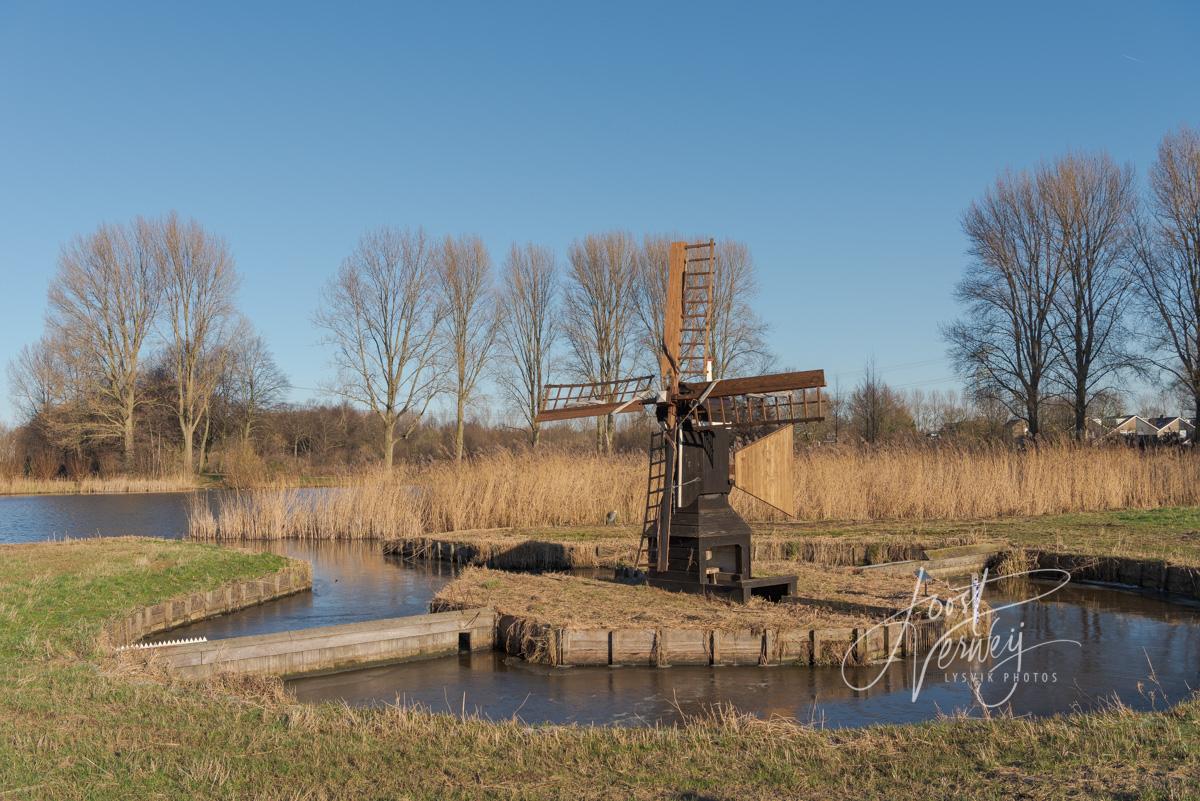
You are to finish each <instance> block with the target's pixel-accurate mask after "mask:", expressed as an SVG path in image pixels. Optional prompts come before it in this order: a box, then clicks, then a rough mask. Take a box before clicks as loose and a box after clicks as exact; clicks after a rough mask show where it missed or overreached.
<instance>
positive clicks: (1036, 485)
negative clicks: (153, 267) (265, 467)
mask: <svg viewBox="0 0 1200 801" xmlns="http://www.w3.org/2000/svg"><path fill="white" fill-rule="evenodd" d="M645 470H646V467H645V463H644V460H643V458H642V457H641V456H639V455H623V456H615V457H612V458H605V457H600V456H589V455H581V454H572V453H563V452H554V451H550V452H545V453H538V454H509V453H501V454H496V455H493V456H487V457H481V458H478V459H472V460H469V461H467V462H464V463H463V464H461V465H458V464H455V463H453V462H439V463H436V464H434V465H431V466H417V465H406V466H403V467H401V468H398V469H397V470H395V471H393V472H392V473H391V474H383V473H370V474H363V475H358V476H354V477H350V478H347V479H346V480H345V482H344V484H343V486H341V487H338V488H336V489H329V490H323V491H314V490H305V489H287V488H284V487H283V486H279V487H275V488H272V489H264V490H256V491H253V492H249V493H245V494H242V495H240V496H238V497H237V498H236V499H234V500H231V501H228V502H227V503H226V505H225V506H224V508H222V509H221V510H220V512H219V513H218V514H217V515H215V516H214V515H212V514H211V513H209V512H208V510H207V509H206V508H202V507H201V506H197V508H196V510H195V514H194V516H193V519H192V523H191V531H192V535H193V536H196V537H201V538H218V539H219V538H233V539H237V538H247V539H275V538H289V537H298V538H307V539H342V538H344V539H375V538H381V539H392V538H398V537H408V536H419V535H421V534H426V533H431V532H446V531H461V530H469V529H486V528H501V527H536V526H589V525H592V526H595V525H600V524H602V523H603V522H604V520H605V517H606V515H607V514H608V513H609V512H615V513H616V517H617V520H618V521H619V522H621V523H625V524H637V523H639V522H640V520H641V516H642V511H643V510H642V504H643V499H644V494H645ZM796 476H797V479H796V500H797V504H796V505H797V510H798V516H799V518H800V519H801V520H807V521H830V520H839V521H847V520H861V521H866V520H872V521H873V520H888V521H931V520H971V519H989V518H1002V517H1013V516H1039V515H1051V514H1066V513H1074V512H1085V511H1107V510H1116V509H1155V508H1161V507H1167V506H1189V505H1198V504H1200V458H1196V457H1195V456H1194V455H1193V454H1191V453H1190V452H1184V451H1178V450H1167V449H1164V450H1159V451H1150V452H1145V453H1142V452H1139V451H1135V450H1132V449H1128V448H1080V447H1072V446H1067V445H1058V446H1047V447H1044V448H1042V449H1040V450H1036V451H1032V450H1031V451H1027V452H1018V451H1014V450H1012V449H1008V448H1000V447H997V448H985V449H976V450H966V449H960V448H936V449H932V448H904V449H877V450H870V451H865V450H855V449H837V448H821V449H812V450H809V451H805V452H802V453H800V454H799V456H798V457H797V470H796ZM732 501H733V504H734V506H735V508H737V509H738V510H739V511H740V512H741V513H742V514H743V515H744V516H745V517H746V518H747V519H748V520H752V521H764V522H765V521H771V520H777V519H778V518H779V515H778V514H777V513H774V512H772V510H770V509H769V508H767V507H765V506H764V505H763V504H760V503H757V502H756V501H754V500H753V499H751V498H749V497H748V496H746V495H744V494H742V493H737V492H735V493H734V494H733V496H732Z"/></svg>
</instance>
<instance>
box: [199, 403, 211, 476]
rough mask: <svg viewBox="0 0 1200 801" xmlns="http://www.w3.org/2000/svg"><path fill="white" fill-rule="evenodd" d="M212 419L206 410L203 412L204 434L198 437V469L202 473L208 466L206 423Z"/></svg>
mask: <svg viewBox="0 0 1200 801" xmlns="http://www.w3.org/2000/svg"><path fill="white" fill-rule="evenodd" d="M211 420H212V416H211V415H209V414H208V413H207V412H205V414H204V434H203V436H201V437H200V463H199V465H198V471H199V472H201V473H203V472H204V470H205V468H207V466H208V424H209V422H210V421H211Z"/></svg>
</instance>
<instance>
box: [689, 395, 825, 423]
mask: <svg viewBox="0 0 1200 801" xmlns="http://www.w3.org/2000/svg"><path fill="white" fill-rule="evenodd" d="M701 405H702V406H703V408H704V414H703V417H702V418H701V419H700V420H699V423H700V424H701V425H710V426H730V427H735V428H739V427H744V428H749V427H752V426H760V425H789V424H792V423H815V422H820V421H821V420H824V419H825V409H826V403H825V399H824V398H822V397H821V388H820V387H813V388H811V389H799V390H793V391H790V392H771V393H752V394H746V395H727V396H723V397H717V398H708V399H707V400H705V401H704V402H703V404H701Z"/></svg>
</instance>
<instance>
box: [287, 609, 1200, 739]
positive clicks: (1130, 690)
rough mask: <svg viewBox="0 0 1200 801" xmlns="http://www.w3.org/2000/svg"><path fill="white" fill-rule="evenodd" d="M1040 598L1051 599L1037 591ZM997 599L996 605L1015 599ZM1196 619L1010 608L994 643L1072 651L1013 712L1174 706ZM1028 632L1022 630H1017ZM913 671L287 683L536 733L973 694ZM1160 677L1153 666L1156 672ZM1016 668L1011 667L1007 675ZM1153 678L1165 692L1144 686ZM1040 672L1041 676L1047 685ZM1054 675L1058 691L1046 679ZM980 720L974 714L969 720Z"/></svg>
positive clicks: (470, 674) (1192, 649) (397, 672)
mask: <svg viewBox="0 0 1200 801" xmlns="http://www.w3.org/2000/svg"><path fill="white" fill-rule="evenodd" d="M1043 589H1044V588H1043ZM1021 597H1027V596H1020V595H1014V594H1013V593H1012V592H1009V593H1004V592H999V591H992V592H990V593H989V596H988V600H989V601H992V602H995V603H1003V602H1005V601H1013V600H1018V599H1019V598H1021ZM1197 623H1200V610H1198V609H1197V608H1196V607H1195V606H1194V605H1192V606H1177V605H1174V604H1169V603H1166V602H1164V601H1163V600H1161V599H1158V598H1153V597H1148V596H1145V595H1141V594H1138V593H1132V592H1124V591H1120V590H1115V589H1111V588H1101V587H1084V586H1068V587H1065V588H1063V589H1062V590H1059V591H1058V592H1057V593H1056V594H1055V595H1054V596H1051V598H1050V599H1049V600H1048V601H1046V602H1039V603H1033V604H1027V605H1023V606H1018V607H1014V608H1011V609H1008V610H1005V611H1004V612H1002V613H1001V615H1000V621H999V622H998V623H997V627H996V633H997V634H1001V633H1006V632H1007V631H1008V630H1009V629H1012V628H1015V629H1019V630H1021V631H1023V636H1024V639H1025V643H1026V645H1031V644H1034V643H1037V642H1046V641H1049V640H1052V639H1058V638H1067V639H1073V640H1079V641H1080V643H1081V645H1080V647H1075V646H1073V645H1061V646H1050V647H1046V648H1040V649H1035V650H1033V651H1030V652H1029V653H1027V654H1026V655H1025V658H1024V662H1023V664H1022V665H1021V673H1022V674H1025V681H1024V682H1023V683H1020V684H1019V685H1018V687H1017V689H1016V691H1015V692H1014V693H1013V696H1012V699H1011V702H1010V704H1009V706H1010V707H1011V710H1012V712H1013V713H1014V714H1017V715H1038V716H1040V715H1049V714H1055V713H1059V712H1068V711H1071V710H1073V709H1076V708H1079V709H1094V708H1096V707H1097V706H1098V705H1102V704H1103V703H1104V702H1105V700H1106V699H1108V698H1112V697H1113V696H1114V695H1115V696H1119V697H1120V699H1121V700H1122V701H1123V702H1125V703H1126V704H1128V705H1130V706H1132V707H1134V708H1138V709H1149V708H1153V707H1155V706H1156V705H1157V706H1158V707H1161V706H1163V705H1164V704H1163V700H1162V698H1163V696H1162V695H1159V696H1158V697H1157V698H1154V697H1152V695H1151V693H1150V692H1149V691H1150V690H1154V691H1155V692H1159V693H1165V697H1166V698H1167V699H1168V700H1170V701H1172V702H1174V701H1178V700H1181V699H1182V698H1184V697H1185V696H1187V695H1188V694H1189V693H1190V689H1191V687H1194V686H1197V680H1198V679H1200V676H1197V670H1198V666H1200V627H1198V626H1197ZM1021 624H1024V625H1023V626H1022V625H1021ZM914 664H915V663H914V662H907V663H896V664H893V665H890V666H888V667H887V668H886V669H884V670H883V673H882V676H881V677H880V680H879V681H878V682H877V683H875V684H874V685H873V686H872V687H871V688H870V689H868V690H865V691H855V690H852V689H850V687H848V686H847V684H846V682H844V681H843V680H842V675H841V672H840V670H839V669H838V668H795V667H790V668H789V667H773V668H755V667H747V668H734V667H723V668H716V669H713V668H703V667H682V666H681V667H672V668H668V669H650V668H566V669H552V668H543V667H537V666H531V665H527V664H525V663H522V662H520V661H519V660H512V659H508V658H506V657H504V656H503V655H500V654H493V653H476V654H470V655H467V654H464V655H461V656H458V657H451V658H446V659H438V660H432V661H426V662H413V663H408V664H401V665H393V666H389V667H380V668H372V669H369V670H361V671H354V672H350V673H342V674H337V675H331V676H318V677H310V678H303V679H297V680H294V681H291V682H289V684H290V686H291V687H292V689H293V690H294V691H295V693H296V695H297V697H298V698H300V699H301V700H304V701H310V702H311V701H325V700H339V701H346V702H347V703H351V704H362V705H378V704H384V703H394V702H397V701H400V702H404V703H420V704H423V705H426V706H429V707H431V708H433V709H435V710H442V711H452V712H456V713H458V712H462V711H463V710H465V711H466V712H468V713H470V714H478V715H481V716H484V717H488V718H492V719H501V718H510V717H513V716H516V717H519V718H520V719H521V720H524V721H526V722H531V723H540V722H553V723H600V724H614V725H646V724H651V725H653V724H670V723H674V722H678V721H680V720H681V719H682V717H683V716H687V715H697V714H702V713H704V712H705V711H708V710H711V709H712V708H713V707H714V706H715V705H717V704H731V705H733V706H734V707H735V708H737V709H738V710H740V711H742V712H746V713H750V714H755V715H759V716H763V717H769V716H772V715H781V716H785V717H790V718H795V719H798V720H801V721H806V722H816V723H820V724H823V725H826V726H830V727H842V726H862V725H868V724H871V723H910V722H917V721H923V720H929V719H932V718H935V717H937V716H939V715H942V714H952V713H954V712H957V711H968V710H971V709H972V707H974V706H975V705H974V701H973V696H972V693H971V690H970V688H969V686H968V685H967V684H966V683H964V682H962V681H959V680H956V679H957V677H956V675H955V674H957V673H961V672H962V671H963V669H964V666H962V665H952V666H951V667H950V668H949V669H948V670H946V671H943V670H941V669H940V668H939V667H938V666H937V665H936V664H935V663H932V662H931V663H930V666H929V668H928V671H927V673H926V675H925V679H924V683H923V686H922V688H921V691H920V694H919V696H918V698H917V700H916V701H915V702H914V701H913V699H912V689H913V686H914V676H913V667H914ZM1151 666H1153V668H1151ZM1010 669H1011V666H1010ZM880 670H881V668H879V667H868V668H856V669H848V670H847V678H849V679H850V680H851V682H852V683H853V684H856V685H860V686H862V685H866V684H868V683H869V682H870V681H871V680H872V679H873V678H875V676H876V675H878V674H879V673H880ZM1152 674H1154V675H1155V676H1156V677H1157V681H1158V684H1157V685H1155V684H1153V683H1151V682H1149V681H1148V677H1150V676H1151V675H1152ZM1042 675H1045V676H1046V677H1047V681H1045V682H1043V681H1042V680H1041V679H1040V678H1035V676H1036V677H1040V676H1042ZM1050 676H1053V677H1054V679H1055V680H1053V681H1050V680H1048V679H1049V677H1050ZM1009 686H1010V685H1009V684H1007V683H1005V682H1004V681H1003V679H1002V677H1001V676H994V677H993V681H992V682H991V683H985V684H984V685H983V686H982V687H981V694H982V695H983V697H984V698H985V700H987V701H989V702H991V701H996V700H999V699H1001V698H1003V697H1004V696H1006V695H1007V694H1008V692H1009ZM973 714H978V709H977V708H975V709H974V710H973Z"/></svg>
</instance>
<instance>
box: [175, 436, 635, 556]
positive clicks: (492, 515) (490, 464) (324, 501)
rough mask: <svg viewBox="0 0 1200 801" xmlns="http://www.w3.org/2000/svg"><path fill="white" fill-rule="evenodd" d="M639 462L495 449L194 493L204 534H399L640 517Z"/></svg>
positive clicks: (197, 523)
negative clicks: (334, 477)
mask: <svg viewBox="0 0 1200 801" xmlns="http://www.w3.org/2000/svg"><path fill="white" fill-rule="evenodd" d="M645 469H646V468H645V465H644V463H643V459H642V458H641V457H637V456H628V455H627V456H614V457H602V456H588V455H579V454H568V453H560V452H551V453H545V454H537V455H530V454H511V453H500V454H496V455H493V456H488V457H484V458H479V459H472V460H468V461H465V462H463V463H462V464H456V463H454V462H438V463H434V464H432V465H428V466H417V465H405V466H402V467H400V468H398V469H396V470H394V471H392V473H390V474H386V473H368V474H362V475H357V476H353V477H349V478H347V479H346V481H345V482H344V483H343V485H342V486H339V487H336V488H329V489H289V488H286V487H282V486H280V487H274V488H271V489H264V490H254V491H250V492H245V493H240V494H238V495H236V496H233V497H231V498H227V499H225V500H224V501H223V502H222V504H221V506H220V508H219V509H218V510H217V511H216V512H213V510H212V509H211V508H210V507H209V506H208V504H206V503H203V502H199V501H198V502H196V503H194V504H193V506H192V509H191V513H190V515H189V533H190V535H191V536H193V537H197V538H202V539H280V538H298V539H396V538H401V537H412V536H417V535H420V534H424V533H428V532H441V531H461V530H467V529H485V528H508V527H514V528H515V527H530V526H578V525H597V524H602V523H604V522H605V520H606V519H607V517H608V515H609V513H610V512H611V513H613V514H614V516H615V519H616V520H618V521H623V522H629V521H635V520H636V521H638V522H640V521H641V516H642V505H643V503H644V499H645V480H646V479H645V475H644V473H645Z"/></svg>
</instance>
